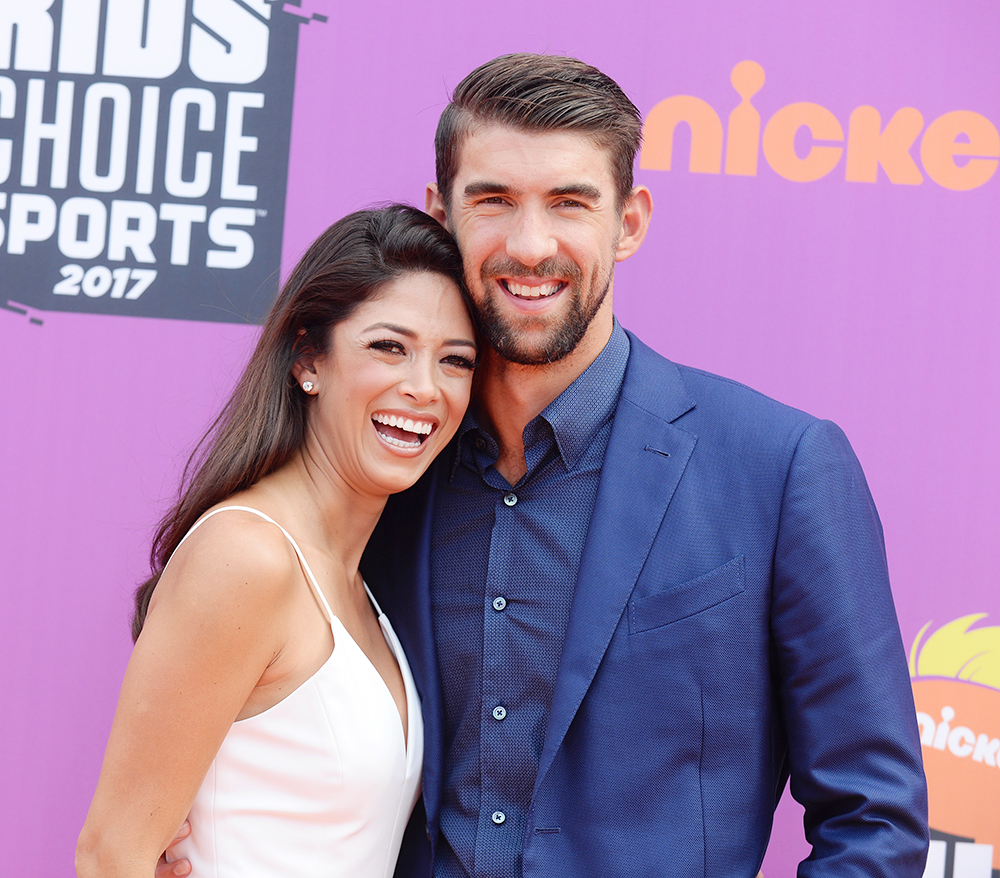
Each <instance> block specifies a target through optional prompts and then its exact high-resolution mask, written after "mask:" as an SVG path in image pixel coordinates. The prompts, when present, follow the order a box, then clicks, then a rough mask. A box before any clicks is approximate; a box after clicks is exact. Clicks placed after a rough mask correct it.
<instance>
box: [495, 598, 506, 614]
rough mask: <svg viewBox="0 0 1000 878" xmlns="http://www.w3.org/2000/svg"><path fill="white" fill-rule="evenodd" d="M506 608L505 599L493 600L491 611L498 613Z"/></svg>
mask: <svg viewBox="0 0 1000 878" xmlns="http://www.w3.org/2000/svg"><path fill="white" fill-rule="evenodd" d="M506 606H507V599H506V598H493V609H494V610H496V611H497V612H498V613H499V612H500V611H501V610H502V609H503V608H504V607H506Z"/></svg>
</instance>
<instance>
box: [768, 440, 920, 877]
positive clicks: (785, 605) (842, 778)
mask: <svg viewBox="0 0 1000 878" xmlns="http://www.w3.org/2000/svg"><path fill="white" fill-rule="evenodd" d="M774 570H775V573H774V594H773V599H772V631H773V637H774V648H775V653H776V658H777V666H778V673H779V687H780V697H781V703H782V710H783V715H784V721H785V726H786V728H787V734H788V748H789V758H790V771H791V791H792V795H793V796H794V797H795V798H796V799H797V800H798V801H799V802H800V803H802V804H803V805H804V806H805V809H806V816H805V829H806V837H807V839H808V841H809V842H810V844H811V845H812V848H813V851H812V854H811V855H810V857H809V859H808V860H806V861H805V862H803V863H802V864H801V865H800V866H799V872H798V874H799V876H800V878H822V876H834V875H836V876H838V878H843V876H848V875H852V876H853V875H857V876H859V878H860V876H865V878H911V876H912V878H921V876H922V874H923V869H924V860H925V858H926V853H927V791H926V785H925V781H924V775H923V767H922V760H921V755H920V742H919V739H918V735H917V728H916V718H915V711H914V707H913V696H912V690H911V688H910V681H909V676H908V673H907V668H906V660H905V655H904V651H903V645H902V641H901V638H900V634H899V627H898V623H897V621H896V614H895V609H894V607H893V602H892V596H891V594H890V591H889V578H888V571H887V566H886V558H885V548H884V544H883V540H882V528H881V524H880V522H879V519H878V514H877V512H876V510H875V505H874V503H873V501H872V499H871V495H870V493H869V491H868V486H867V483H866V482H865V478H864V473H863V472H862V470H861V466H860V464H859V463H858V461H857V458H856V457H855V456H854V453H853V451H852V450H851V447H850V444H849V443H848V441H847V438H846V437H845V436H844V434H843V433H842V432H841V431H840V429H839V428H838V427H836V425H834V424H831V423H830V422H824V421H819V422H814V423H812V424H810V426H808V427H807V428H806V429H805V430H804V431H803V434H802V436H801V438H800V440H799V443H798V446H797V448H796V450H795V453H794V456H793V459H792V462H791V465H790V467H789V472H788V477H787V482H786V486H785V493H784V497H783V500H782V507H781V520H780V524H779V531H778V542H777V548H776V552H775V567H774Z"/></svg>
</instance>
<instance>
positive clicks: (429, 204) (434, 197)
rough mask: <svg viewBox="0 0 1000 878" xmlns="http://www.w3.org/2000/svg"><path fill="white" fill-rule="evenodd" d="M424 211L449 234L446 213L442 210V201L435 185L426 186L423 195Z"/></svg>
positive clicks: (439, 191)
mask: <svg viewBox="0 0 1000 878" xmlns="http://www.w3.org/2000/svg"><path fill="white" fill-rule="evenodd" d="M424 210H425V211H426V212H427V213H429V214H430V215H431V216H432V217H434V219H436V220H437V221H438V222H439V223H441V225H442V226H444V227H445V228H446V229H448V231H449V232H450V231H451V229H450V228H449V226H448V211H446V210H445V209H444V199H443V198H442V197H441V190H439V189H438V187H437V183H428V184H427V191H426V192H425V193H424Z"/></svg>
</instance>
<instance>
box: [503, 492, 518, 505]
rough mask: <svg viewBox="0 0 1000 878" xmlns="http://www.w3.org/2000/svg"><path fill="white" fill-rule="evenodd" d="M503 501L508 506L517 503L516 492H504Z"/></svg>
mask: <svg viewBox="0 0 1000 878" xmlns="http://www.w3.org/2000/svg"><path fill="white" fill-rule="evenodd" d="M503 502H504V503H506V504H507V505H508V506H515V505H517V494H515V493H514V492H513V491H511V492H510V493H509V494H504V498H503Z"/></svg>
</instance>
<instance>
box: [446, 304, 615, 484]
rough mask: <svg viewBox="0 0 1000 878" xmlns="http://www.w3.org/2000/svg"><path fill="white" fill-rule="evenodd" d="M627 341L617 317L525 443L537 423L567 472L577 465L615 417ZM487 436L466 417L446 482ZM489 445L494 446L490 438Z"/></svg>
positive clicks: (531, 425)
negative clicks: (465, 450)
mask: <svg viewBox="0 0 1000 878" xmlns="http://www.w3.org/2000/svg"><path fill="white" fill-rule="evenodd" d="M628 355H629V340H628V335H626V333H625V330H624V329H622V327H621V324H620V323H619V322H618V320H617V318H616V319H615V321H614V326H613V327H612V329H611V338H610V339H608V343H607V344H606V345H605V346H604V349H603V350H602V351H601V352H600V353H599V354H598V355H597V358H596V359H595V360H594V362H593V363H591V364H590V365H589V366H588V367H587V368H586V369H584V371H583V372H582V373H581V374H580V375H579V377H577V379H576V380H575V381H574V382H573V383H572V384H570V385H569V387H567V388H566V389H565V390H564V391H563V392H562V393H560V394H559V396H557V397H556V398H555V399H554V400H552V402H550V403H549V404H548V406H546V407H545V409H544V410H543V411H542V413H541V414H540V415H539V416H538V418H535V419H534V420H532V421H531V422H530V423H529V424H528V425H527V426H526V427H525V429H524V438H525V442H529V441H530V437H531V435H532V434H536V435H537V431H538V428H539V427H540V426H541V425H539V424H537V421H538V420H539V419H542V420H544V421H546V422H547V423H548V425H549V427H551V429H552V433H553V435H554V437H555V443H556V448H557V449H558V451H559V455H560V456H561V457H562V459H563V462H564V464H565V465H566V468H567V469H572V468H573V467H574V466H576V464H577V462H578V461H579V460H580V457H581V456H582V455H583V453H584V452H585V451H586V450H587V448H588V447H589V446H590V443H591V442H593V440H594V438H595V437H596V436H597V434H598V433H599V432H600V430H601V429H602V428H603V427H604V425H605V424H607V423H608V421H610V420H611V418H612V417H613V416H614V412H615V407H616V406H617V405H618V397H619V395H620V394H621V389H622V383H623V382H624V380H625V367H626V366H627V365H628ZM483 436H489V434H488V433H487V432H486V431H485V430H484V429H483V428H482V426H481V425H480V424H479V422H478V421H477V420H476V416H475V415H474V414H473V411H472V408H471V407H470V408H469V410H468V411H467V412H466V414H465V418H464V419H463V421H462V425H461V427H459V430H458V436H457V437H456V440H455V443H454V456H453V458H452V462H451V466H450V467H449V478H451V477H453V476H454V474H455V469H456V467H457V466H458V464H459V462H460V460H461V458H462V449H463V447H468V445H469V443H473V442H475V441H476V439H477V438H481V437H483ZM488 441H489V444H490V445H492V446H495V444H496V441H495V440H494V439H493V438H492V437H489V440H488Z"/></svg>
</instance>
